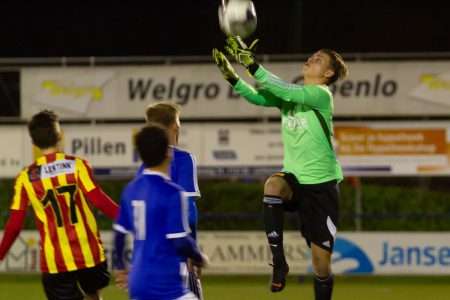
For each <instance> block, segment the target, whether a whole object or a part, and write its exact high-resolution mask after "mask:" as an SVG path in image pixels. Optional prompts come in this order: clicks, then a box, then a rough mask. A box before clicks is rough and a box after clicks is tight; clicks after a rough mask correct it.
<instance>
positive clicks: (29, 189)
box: [10, 153, 105, 273]
mask: <svg viewBox="0 0 450 300" xmlns="http://www.w3.org/2000/svg"><path fill="white" fill-rule="evenodd" d="M96 187H97V185H96V183H95V182H94V180H93V178H92V169H91V167H90V166H89V164H88V163H87V162H86V161H85V160H82V159H81V158H78V157H75V156H69V155H66V154H64V153H51V154H48V155H44V156H41V157H39V158H38V159H37V160H36V161H35V162H34V163H33V164H31V165H30V166H28V167H27V168H25V169H23V170H22V171H21V172H20V173H19V175H18V177H17V178H16V182H15V185H14V196H13V200H12V203H11V207H10V208H11V209H12V210H26V209H27V207H28V205H31V206H32V208H33V211H34V215H35V220H36V226H37V229H38V230H39V234H40V260H41V271H42V272H45V273H60V272H66V271H74V270H78V269H84V268H89V267H93V266H95V265H98V264H99V263H101V262H103V261H105V253H104V249H103V246H102V242H101V240H100V235H99V231H98V228H97V222H96V220H95V217H94V215H93V213H92V211H91V208H90V203H88V198H87V197H86V194H87V193H89V192H90V191H92V190H94V189H95V188H96Z"/></svg>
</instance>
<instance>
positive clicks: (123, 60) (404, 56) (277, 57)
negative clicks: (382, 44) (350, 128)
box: [0, 52, 450, 69]
mask: <svg viewBox="0 0 450 300" xmlns="http://www.w3.org/2000/svg"><path fill="white" fill-rule="evenodd" d="M309 55H310V53H296V54H261V55H259V56H258V57H259V59H260V60H261V62H280V61H303V60H305V59H306V58H307V57H308V56H309ZM342 56H343V57H344V58H345V59H346V60H347V61H377V60H389V61H391V60H402V61H404V60H450V52H396V53H389V52H367V53H343V54H342ZM211 62H212V59H211V57H210V56H208V55H198V56H87V57H66V56H61V57H11V58H0V68H1V69H5V68H19V67H43V66H55V67H57V66H60V67H67V66H93V67H94V66H108V65H152V64H189V63H211Z"/></svg>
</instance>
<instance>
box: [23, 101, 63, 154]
mask: <svg viewBox="0 0 450 300" xmlns="http://www.w3.org/2000/svg"><path fill="white" fill-rule="evenodd" d="M58 122H59V119H58V116H57V115H56V114H55V113H54V112H53V111H51V110H43V111H41V112H39V113H37V114H35V115H33V117H32V118H31V120H30V122H28V132H29V133H30V137H31V140H32V142H33V144H34V145H35V146H37V147H38V148H40V149H47V148H50V147H55V146H56V145H57V144H58V142H59V140H60V139H61V136H60V133H59V131H58V128H57V125H58Z"/></svg>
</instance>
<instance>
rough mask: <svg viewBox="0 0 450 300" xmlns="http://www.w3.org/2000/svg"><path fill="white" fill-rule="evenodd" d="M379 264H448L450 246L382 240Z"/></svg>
mask: <svg viewBox="0 0 450 300" xmlns="http://www.w3.org/2000/svg"><path fill="white" fill-rule="evenodd" d="M378 263H379V264H380V266H383V267H387V266H395V267H399V266H401V267H404V266H427V267H429V266H450V247H448V246H430V245H408V246H403V245H396V244H391V243H390V242H383V246H382V255H381V260H380V261H379V262H378Z"/></svg>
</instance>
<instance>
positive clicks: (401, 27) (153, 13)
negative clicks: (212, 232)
mask: <svg viewBox="0 0 450 300" xmlns="http://www.w3.org/2000/svg"><path fill="white" fill-rule="evenodd" d="M219 2H220V1H219V0H178V1H173V0H172V1H169V0H167V1H147V2H142V3H140V2H137V1H128V2H125V1H121V2H108V3H98V2H92V3H90V4H88V3H86V4H82V3H80V2H73V3H72V2H70V1H69V2H67V1H62V2H60V3H59V4H58V5H55V6H50V5H48V7H47V6H42V2H40V5H37V4H26V5H25V4H23V5H22V6H21V7H9V6H8V5H7V4H6V2H5V3H3V4H2V7H1V12H0V17H1V24H2V26H1V29H0V41H1V44H0V57H48V56H128V55H138V56H147V55H209V53H210V51H211V48H212V47H221V46H222V44H223V38H224V35H223V34H222V33H221V32H220V30H219V27H218V20H217V7H218V5H219ZM95 3H96V4H95ZM254 3H255V6H256V10H257V14H258V18H259V19H258V21H259V24H258V30H257V32H256V33H255V34H254V37H259V38H260V39H261V43H260V47H259V51H258V52H260V53H268V54H275V53H309V52H312V51H314V50H316V49H318V48H322V47H328V48H334V49H336V50H338V51H340V52H345V53H352V52H431V51H432V52H437V51H440V52H442V51H450V38H449V33H450V21H449V19H450V17H449V13H448V11H449V10H448V9H446V7H447V6H448V5H449V4H447V3H446V2H442V3H441V2H436V1H427V2H424V1H420V2H417V3H412V2H411V1H353V0H350V1H311V0H305V1H302V0H278V1H276V0H254ZM100 4H101V5H102V6H100Z"/></svg>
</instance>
